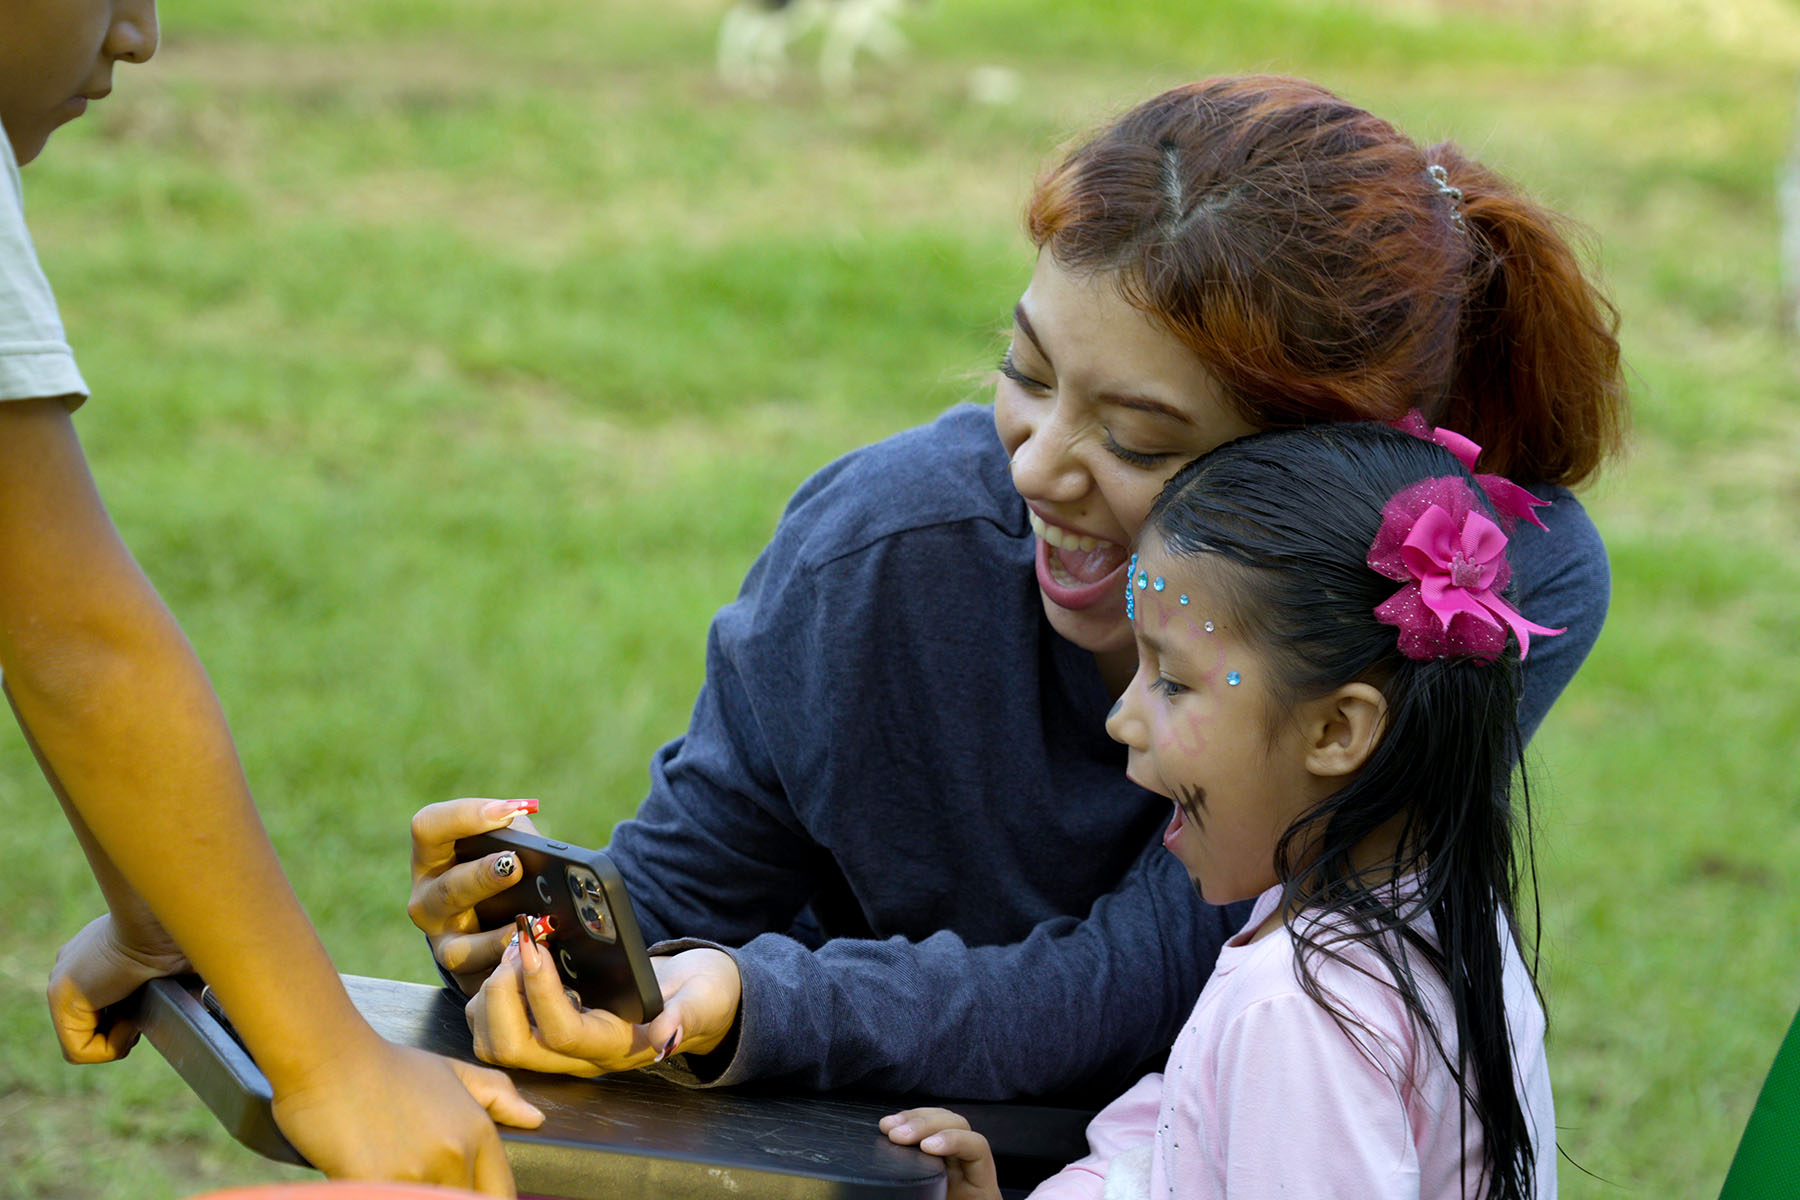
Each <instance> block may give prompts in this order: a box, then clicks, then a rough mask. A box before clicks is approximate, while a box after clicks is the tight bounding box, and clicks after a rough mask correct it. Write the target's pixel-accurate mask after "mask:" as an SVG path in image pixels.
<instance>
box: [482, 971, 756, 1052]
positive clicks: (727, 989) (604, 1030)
mask: <svg viewBox="0 0 1800 1200" xmlns="http://www.w3.org/2000/svg"><path fill="white" fill-rule="evenodd" d="M650 965H651V966H652V967H653V968H654V969H655V971H656V979H657V983H658V985H659V986H660V987H661V990H662V995H663V1010H662V1012H661V1013H659V1014H658V1015H657V1016H656V1018H655V1019H654V1020H652V1021H650V1022H648V1023H647V1024H643V1025H633V1024H632V1023H631V1022H629V1021H626V1020H624V1019H623V1018H620V1017H616V1016H614V1015H613V1014H612V1013H609V1012H605V1011H602V1010H600V1009H592V1008H580V1007H578V1006H577V1005H576V1004H575V1003H574V1002H573V1001H571V999H570V998H569V995H568V993H566V992H565V991H564V990H563V981H562V976H561V975H560V974H559V973H558V972H557V969H556V963H555V962H554V961H553V959H552V956H551V955H549V954H547V953H545V952H544V951H543V949H542V948H541V947H539V946H538V945H537V944H536V943H535V942H532V941H530V940H529V939H527V940H526V941H525V942H524V943H523V944H522V945H521V944H520V943H519V942H516V941H515V942H512V943H510V944H509V945H508V946H507V947H506V950H505V953H504V956H503V957H502V958H501V961H500V969H499V970H497V971H495V972H494V973H493V974H491V975H489V976H488V978H487V982H486V983H484V984H482V985H481V990H480V992H478V993H477V994H476V996H475V998H474V999H473V1000H471V1001H469V1006H468V1008H467V1010H466V1011H467V1014H468V1018H469V1029H470V1031H471V1032H473V1034H474V1035H475V1053H476V1055H477V1056H479V1057H480V1058H481V1059H482V1060H483V1061H485V1062H491V1063H498V1064H500V1065H501V1066H507V1067H524V1068H526V1069H528V1070H532V1071H549V1072H553V1073H556V1074H561V1075H600V1074H604V1073H606V1072H609V1071H628V1070H631V1069H632V1068H635V1067H642V1066H648V1065H649V1064H651V1063H655V1062H661V1061H662V1060H663V1059H665V1058H667V1057H669V1055H671V1054H679V1053H682V1052H683V1051H686V1052H688V1053H691V1054H706V1053H709V1052H711V1051H713V1050H715V1049H717V1048H718V1047H719V1045H720V1043H722V1042H723V1041H724V1040H725V1037H726V1035H727V1034H729V1033H730V1032H731V1027H732V1024H733V1023H734V1022H735V1021H736V1020H737V1010H738V1001H739V999H740V998H741V997H742V994H743V981H742V980H741V978H740V977H739V975H738V969H737V964H736V963H735V962H733V961H732V960H731V956H730V955H729V954H726V953H725V952H724V951H722V950H712V949H708V948H704V947H703V948H700V949H696V950H683V951H682V952H681V953H679V954H675V955H671V956H668V957H656V958H652V959H651V960H650Z"/></svg>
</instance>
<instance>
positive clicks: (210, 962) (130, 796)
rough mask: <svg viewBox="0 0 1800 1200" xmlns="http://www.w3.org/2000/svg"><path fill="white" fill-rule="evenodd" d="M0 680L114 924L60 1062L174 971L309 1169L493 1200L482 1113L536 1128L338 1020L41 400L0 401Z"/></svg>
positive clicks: (140, 592)
mask: <svg viewBox="0 0 1800 1200" xmlns="http://www.w3.org/2000/svg"><path fill="white" fill-rule="evenodd" d="M0 670H3V671H4V674H5V680H6V685H7V691H8V694H9V698H10V700H11V701H12V704H13V707H14V711H15V712H16V713H17V715H18V717H19V719H20V723H21V725H22V726H23V727H24V728H25V729H26V731H27V736H28V737H29V738H30V739H31V742H32V748H33V750H34V752H35V753H36V754H37V755H38V758H39V761H40V763H42V764H43V765H44V767H45V771H46V776H47V778H49V779H50V781H51V784H52V786H53V788H54V789H55V790H56V791H57V793H58V795H59V798H60V799H61V800H62V802H63V804H64V807H65V810H66V811H67V812H68V813H69V815H70V818H71V822H72V824H73V826H74V829H75V832H76V835H77V837H78V838H79V839H80V841H81V844H82V848H83V850H84V851H86V852H87V854H88V857H89V861H90V863H91V864H92V865H93V868H94V873H95V878H96V880H97V881H98V882H99V884H100V886H101V889H102V891H103V893H104V894H105V895H106V898H107V902H108V905H109V907H110V908H111V909H112V913H111V914H110V915H109V916H108V917H103V918H101V919H100V920H99V921H97V922H95V923H94V924H92V925H90V926H88V928H87V929H85V930H83V931H82V933H81V934H80V935H79V936H78V937H77V938H76V939H75V940H74V941H72V942H71V943H70V944H69V945H68V946H67V947H65V948H64V950H63V952H62V953H61V954H60V955H59V956H58V960H57V966H56V970H55V974H54V975H53V977H52V981H51V987H50V999H51V1006H52V1016H53V1018H54V1020H55V1022H56V1025H57V1032H58V1036H59V1038H60V1039H61V1040H62V1043H63V1046H64V1049H65V1053H66V1054H67V1055H68V1057H70V1058H71V1059H72V1060H74V1061H101V1060H105V1059H108V1058H113V1057H117V1056H118V1055H119V1054H122V1053H123V1052H124V1051H125V1050H126V1049H128V1048H129V1046H130V1043H131V1040H132V1038H133V1036H134V1034H133V1033H132V1031H130V1030H108V1029H105V1028H103V1027H102V1023H101V1017H102V1014H101V1011H100V1010H101V1009H103V1008H104V1006H105V1005H107V1004H109V1003H112V1002H113V1001H116V1000H118V999H121V998H123V996H124V995H126V994H127V993H128V992H129V991H130V990H131V989H132V988H133V987H135V986H136V985H137V984H138V983H139V982H141V981H142V980H143V979H145V978H149V977H152V976H154V975H157V974H161V973H164V971H166V970H169V969H176V968H178V967H180V966H181V965H182V964H183V960H185V961H186V962H188V963H191V964H192V966H193V968H194V969H195V970H197V971H198V972H199V973H200V974H202V975H203V976H205V977H206V979H207V980H208V982H209V983H211V984H212V986H213V988H214V990H215V991H216V992H217V993H218V995H219V998H220V1000H221V1002H222V1003H223V1004H224V1006H225V1008H226V1010H227V1011H228V1012H230V1014H231V1017H232V1021H233V1024H235V1025H236V1026H237V1027H238V1030H239V1031H240V1033H241V1034H242V1035H243V1037H244V1040H245V1042H246V1043H247V1044H248V1045H249V1047H250V1050H251V1053H252V1054H253V1055H254V1057H255V1058H256V1060H257V1062H258V1064H259V1065H260V1066H261V1067H262V1068H263V1070H264V1072H265V1073H266V1074H267V1076H268V1078H269V1082H270V1084H271V1086H272V1087H273V1089H274V1092H275V1097H276V1099H275V1116H276V1120H277V1121H278V1123H279V1124H280V1125H281V1128H282V1131H283V1132H284V1133H285V1134H286V1135H287V1136H288V1138H289V1140H291V1141H292V1142H293V1143H294V1145H295V1146H296V1147H297V1148H298V1149H299V1150H300V1151H301V1152H302V1153H303V1154H305V1155H306V1156H307V1158H308V1159H310V1160H311V1161H312V1162H313V1163H314V1164H315V1165H317V1166H319V1167H320V1168H321V1169H323V1170H324V1171H326V1173H327V1174H331V1175H336V1176H348V1177H361V1178H379V1177H386V1178H402V1179H420V1180H428V1181H431V1182H437V1183H445V1184H455V1185H460V1186H464V1187H469V1186H474V1187H478V1188H480V1189H482V1190H484V1191H488V1192H491V1193H494V1194H503V1195H504V1194H510V1193H511V1191H512V1179H511V1173H510V1171H509V1170H508V1168H507V1166H506V1161H505V1157H504V1155H503V1153H502V1151H501V1149H500V1144H499V1139H498V1136H497V1135H496V1133H495V1131H494V1129H493V1126H492V1124H491V1122H490V1121H489V1120H488V1119H487V1116H486V1115H485V1114H484V1113H483V1112H482V1106H483V1105H485V1106H486V1107H487V1108H488V1109H489V1110H491V1111H492V1112H493V1114H494V1115H495V1116H496V1117H498V1118H500V1119H502V1120H506V1121H508V1122H509V1123H513V1124H519V1125H527V1126H530V1125H536V1124H538V1123H539V1122H541V1120H542V1114H540V1113H538V1112H537V1111H536V1110H535V1109H534V1108H532V1107H531V1106H530V1105H529V1104H527V1103H526V1102H525V1101H524V1100H523V1099H522V1098H521V1097H520V1096H519V1095H518V1094H517V1092H516V1091H515V1090H514V1089H513V1088H512V1085H511V1084H510V1082H509V1081H507V1080H506V1079H505V1078H504V1076H500V1075H498V1074H497V1073H495V1072H490V1071H482V1070H480V1069H478V1068H470V1067H467V1066H466V1065H464V1064H451V1063H449V1062H448V1061H446V1060H444V1059H440V1058H437V1057H436V1056H433V1055H429V1054H424V1053H422V1052H419V1051H414V1050H410V1049H405V1048H402V1047H398V1046H393V1045H391V1044H389V1043H387V1042H385V1041H383V1040H382V1039H381V1038H379V1037H377V1036H376V1035H375V1033H374V1031H373V1030H371V1029H370V1028H369V1027H368V1025H367V1023H366V1022H364V1021H363V1020H362V1018H361V1017H360V1015H358V1014H357V1012H356V1011H355V1009H354V1007H353V1006H352V1005H351V1004H350V1001H349V998H348V996H347V995H346V994H345V993H344V990H343V986H342V984H341V982H340V981H339V979H338V977H337V973H336V971H335V970H334V969H333V968H332V966H331V962H330V959H329V958H328V957H327V955H326V953H325V950H324V947H323V946H322V945H321V944H320V943H319V940H318V938H317V935H316V934H315V933H314V931H313V929H312V927H311V925H310V924H309V923H308V922H307V920H306V917H305V914H304V913H303V912H302V910H301V908H300V904H299V902H298V899H297V898H296V897H295V895H294V894H293V891H292V890H291V888H290V887H289V885H288V883H287V880H286V877H285V876H284V875H283V873H282V871H281V868H280V864H279V863H278V862H277V860H276V857H275V852H274V848H273V847H272V846H271V845H270V844H269V840H268V837H267V834H266V833H265V832H264V830H263V827H262V823H261V820H260V819H259V817H258V816H257V813H256V809H255V806H254V805H253V803H252V802H251V799H250V794H249V789H248V787H247V785H246V782H245V780H244V777H243V772H242V769H241V767H240V766H239V764H238V760H237V754H236V751H235V749H234V747H233V745H232V742H231V738H230V734H229V731H228V730H227V727H226V724H225V720H224V716H223V713H222V712H221V710H220V708H219V704H218V700H217V697H216V696H215V695H214V693H213V690H212V687H211V684H210V683H209V682H208V680H207V678H206V675H205V672H204V671H203V669H202V668H201V666H200V664H199V662H198V660H197V659H196V658H195V656H194V653H193V650H192V649H191V647H190V646H189V645H188V643H187V640H186V638H185V637H184V636H183V635H182V633H181V631H180V629H179V627H178V626H177V625H176V623H175V621H174V619H173V617H172V616H171V615H170V614H169V612H168V610H167V609H166V608H165V607H164V606H163V604H162V602H161V600H160V598H158V597H157V595H156V593H155V590H154V589H153V588H152V587H151V586H150V584H149V582H148V580H147V579H146V578H145V577H144V575H143V574H142V572H141V571H140V570H139V569H138V567H137V564H136V563H135V562H134V561H133V560H132V558H131V555H130V553H129V552H128V551H127V550H126V549H125V547H124V545H123V544H122V543H121V542H120V540H119V538H118V535H117V533H116V531H115V530H114V529H113V526H112V522H111V520H110V518H108V516H107V515H106V511H105V508H104V507H103V505H102V504H101V501H100V498H99V495H98V493H97V492H96V491H95V488H94V485H93V481H92V479H91V477H90V476H89V473H88V470H87V464H86V460H85V459H84V457H83V456H82V453H81V448H80V444H79V442H78V440H77V439H76V436H75V431H74V426H73V424H72V422H71V421H70V419H69V415H68V412H67V410H66V408H65V407H64V405H63V404H62V403H60V402H59V401H55V400H39V401H23V402H9V403H6V404H0ZM220 914H229V916H228V918H226V919H221V916H220ZM470 1093H473V1094H474V1096H475V1097H476V1099H477V1100H479V1101H480V1103H479V1104H478V1103H476V1102H475V1101H474V1100H471V1099H470Z"/></svg>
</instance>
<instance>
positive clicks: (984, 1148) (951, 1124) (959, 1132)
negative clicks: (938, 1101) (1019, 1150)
mask: <svg viewBox="0 0 1800 1200" xmlns="http://www.w3.org/2000/svg"><path fill="white" fill-rule="evenodd" d="M880 1126H881V1132H883V1133H885V1134H887V1135H888V1141H890V1142H893V1143H894V1144H895V1145H898V1146H917V1147H918V1148H919V1149H921V1150H923V1151H924V1152H925V1153H927V1154H930V1155H934V1156H935V1157H937V1158H941V1159H943V1160H944V1173H945V1175H946V1176H947V1180H946V1184H947V1186H946V1190H945V1192H944V1200H1000V1181H999V1177H998V1176H997V1175H995V1173H994V1152H993V1151H992V1150H991V1149H989V1148H988V1141H987V1139H986V1138H984V1137H982V1136H981V1135H980V1134H979V1133H976V1132H975V1131H974V1130H972V1129H970V1128H969V1123H968V1122H967V1121H965V1120H963V1118H961V1117H959V1116H957V1115H956V1114H955V1113H953V1112H951V1111H949V1110H948V1109H943V1108H909V1109H907V1110H906V1111H905V1112H897V1113H893V1114H891V1115H889V1116H885V1117H883V1118H881V1121H880Z"/></svg>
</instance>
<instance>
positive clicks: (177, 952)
mask: <svg viewBox="0 0 1800 1200" xmlns="http://www.w3.org/2000/svg"><path fill="white" fill-rule="evenodd" d="M188 969H189V968H188V960H187V957H186V956H185V955H183V954H182V953H181V948H180V947H179V946H177V945H176V944H175V941H174V939H172V938H171V937H169V935H168V933H167V932H166V931H164V929H163V927H162V926H161V925H158V924H157V923H156V922H155V920H154V919H152V918H149V917H148V915H147V911H146V917H145V919H144V920H143V921H139V922H134V923H132V924H131V925H130V927H129V928H127V925H126V923H125V922H123V921H120V920H119V919H118V918H116V917H114V916H113V914H111V913H107V914H106V915H105V916H103V917H96V918H94V919H93V920H92V921H89V922H88V923H87V925H86V926H85V927H83V929H82V930H81V932H80V933H78V934H76V935H75V936H74V937H72V938H70V939H69V941H68V943H67V944H66V945H64V946H63V948H62V949H60V950H58V951H57V952H56V965H55V966H54V967H52V968H51V969H50V985H49V987H48V989H47V993H46V998H47V999H48V1000H49V1002H50V1021H51V1023H52V1024H53V1025H54V1026H55V1027H56V1040H57V1041H59V1042H61V1043H62V1052H63V1057H64V1058H66V1059H68V1060H69V1061H70V1062H72V1063H100V1062H111V1061H113V1060H114V1059H118V1058H124V1057H125V1055H126V1054H127V1053H129V1052H130V1050H131V1047H132V1046H133V1045H134V1044H135V1043H136V1042H137V1039H138V1029H137V1026H136V1025H134V1024H132V1023H131V1022H129V1021H123V1020H110V1019H108V1018H107V1017H106V1014H105V1011H104V1010H105V1009H106V1007H107V1006H108V1005H111V1004H117V1003H118V1002H119V1001H121V1000H123V999H125V997H127V996H129V995H131V993H133V992H135V991H137V989H138V988H139V987H140V986H141V985H142V984H144V983H145V982H146V981H148V980H151V979H159V978H161V977H162V976H164V975H179V974H181V973H182V972H183V971H186V970H188Z"/></svg>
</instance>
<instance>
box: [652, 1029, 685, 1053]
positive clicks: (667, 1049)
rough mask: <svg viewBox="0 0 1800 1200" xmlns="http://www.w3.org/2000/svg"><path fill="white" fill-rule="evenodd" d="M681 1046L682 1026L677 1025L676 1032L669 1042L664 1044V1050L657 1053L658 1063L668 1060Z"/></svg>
mask: <svg viewBox="0 0 1800 1200" xmlns="http://www.w3.org/2000/svg"><path fill="white" fill-rule="evenodd" d="M679 1045H681V1026H679V1025H677V1026H676V1027H675V1032H674V1033H671V1034H670V1035H669V1040H668V1041H667V1042H665V1043H663V1048H662V1049H661V1050H659V1051H657V1054H656V1061H657V1062H662V1061H664V1060H665V1059H667V1058H668V1057H669V1055H671V1054H673V1053H675V1048H676V1047H677V1046H679Z"/></svg>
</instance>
